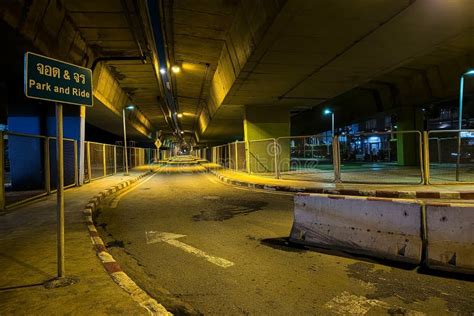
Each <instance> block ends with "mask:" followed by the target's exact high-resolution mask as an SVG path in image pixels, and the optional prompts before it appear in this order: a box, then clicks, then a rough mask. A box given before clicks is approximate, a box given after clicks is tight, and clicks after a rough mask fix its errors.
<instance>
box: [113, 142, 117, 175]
mask: <svg viewBox="0 0 474 316" xmlns="http://www.w3.org/2000/svg"><path fill="white" fill-rule="evenodd" d="M116 173H117V145H114V174H116Z"/></svg>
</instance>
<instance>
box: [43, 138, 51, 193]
mask: <svg viewBox="0 0 474 316" xmlns="http://www.w3.org/2000/svg"><path fill="white" fill-rule="evenodd" d="M49 150H50V149H49V137H45V138H44V186H45V189H46V193H47V194H51V167H50V154H49Z"/></svg>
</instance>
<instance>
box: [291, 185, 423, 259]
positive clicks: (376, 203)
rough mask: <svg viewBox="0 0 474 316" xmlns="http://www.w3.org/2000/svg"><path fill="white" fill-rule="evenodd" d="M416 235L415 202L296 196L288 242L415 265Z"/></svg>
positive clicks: (418, 211)
mask: <svg viewBox="0 0 474 316" xmlns="http://www.w3.org/2000/svg"><path fill="white" fill-rule="evenodd" d="M420 232H421V205H420V204H419V203H417V202H416V201H410V200H401V199H397V200H392V199H387V198H370V197H369V198H368V197H349V196H340V195H337V196H336V195H326V194H304V193H303V194H299V195H296V196H295V206H294V222H293V228H292V230H291V236H290V240H291V241H292V242H296V243H302V244H306V245H314V246H319V247H324V248H330V249H340V250H345V251H348V252H354V253H359V254H367V255H371V256H375V257H380V258H384V259H391V260H397V261H403V262H409V263H417V264H418V263H420V261H421V254H422V238H421V233H420Z"/></svg>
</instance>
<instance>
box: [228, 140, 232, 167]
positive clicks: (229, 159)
mask: <svg viewBox="0 0 474 316" xmlns="http://www.w3.org/2000/svg"><path fill="white" fill-rule="evenodd" d="M230 157H231V155H230V143H228V144H227V168H228V169H230V162H231V159H232V158H230Z"/></svg>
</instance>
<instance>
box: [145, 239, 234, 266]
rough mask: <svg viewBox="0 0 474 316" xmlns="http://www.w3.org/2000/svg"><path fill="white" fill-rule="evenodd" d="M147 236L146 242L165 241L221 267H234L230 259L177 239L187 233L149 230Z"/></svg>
mask: <svg viewBox="0 0 474 316" xmlns="http://www.w3.org/2000/svg"><path fill="white" fill-rule="evenodd" d="M145 236H146V243H147V244H154V243H158V242H165V243H167V244H169V245H172V246H174V247H177V248H179V249H181V250H184V251H185V252H187V253H190V254H193V255H195V256H197V257H200V258H203V259H205V260H207V261H209V262H210V263H213V264H215V265H216V266H219V267H221V268H229V267H232V266H233V265H234V263H233V262H231V261H229V260H226V259H223V258H219V257H214V256H211V255H208V254H207V253H205V252H204V251H202V250H199V249H197V248H194V247H193V246H190V245H188V244H185V243H184V242H181V241H179V240H177V239H178V238H182V237H185V236H186V235H180V234H173V233H165V232H155V231H149V232H145Z"/></svg>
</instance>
